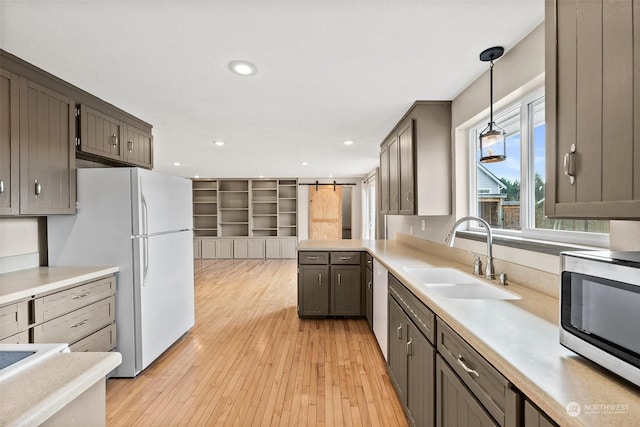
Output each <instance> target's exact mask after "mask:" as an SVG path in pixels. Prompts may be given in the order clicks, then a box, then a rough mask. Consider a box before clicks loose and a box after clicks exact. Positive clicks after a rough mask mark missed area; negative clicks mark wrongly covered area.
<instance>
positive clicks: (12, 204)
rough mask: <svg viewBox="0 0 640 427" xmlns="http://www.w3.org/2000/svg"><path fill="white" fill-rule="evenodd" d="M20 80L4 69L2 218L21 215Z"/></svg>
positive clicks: (0, 100) (0, 102)
mask: <svg viewBox="0 0 640 427" xmlns="http://www.w3.org/2000/svg"><path fill="white" fill-rule="evenodd" d="M19 114H20V92H19V78H18V76H16V75H15V74H13V73H10V72H8V71H5V70H2V69H0V215H17V214H18V213H19V212H20V181H19V177H20V175H19V173H20V165H19V164H20V151H19V144H20V140H19V139H18V137H19V135H20V134H19V127H20V122H19V117H20V116H19Z"/></svg>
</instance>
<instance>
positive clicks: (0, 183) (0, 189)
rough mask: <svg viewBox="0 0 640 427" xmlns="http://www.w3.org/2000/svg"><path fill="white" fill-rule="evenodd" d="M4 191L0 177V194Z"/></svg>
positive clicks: (2, 180)
mask: <svg viewBox="0 0 640 427" xmlns="http://www.w3.org/2000/svg"><path fill="white" fill-rule="evenodd" d="M2 193H4V179H0V194H2Z"/></svg>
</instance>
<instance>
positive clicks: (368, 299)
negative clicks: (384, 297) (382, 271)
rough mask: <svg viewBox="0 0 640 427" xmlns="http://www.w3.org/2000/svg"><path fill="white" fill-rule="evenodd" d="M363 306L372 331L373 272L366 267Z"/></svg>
mask: <svg viewBox="0 0 640 427" xmlns="http://www.w3.org/2000/svg"><path fill="white" fill-rule="evenodd" d="M364 272H365V279H364V292H365V296H364V306H365V315H366V317H367V322H368V323H369V327H370V328H371V330H373V270H372V269H371V268H370V267H369V266H367V267H366V268H365V270H364Z"/></svg>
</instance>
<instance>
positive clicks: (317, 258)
mask: <svg viewBox="0 0 640 427" xmlns="http://www.w3.org/2000/svg"><path fill="white" fill-rule="evenodd" d="M307 259H308V260H309V261H317V260H319V259H320V257H319V256H308V257H307Z"/></svg>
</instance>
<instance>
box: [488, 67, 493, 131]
mask: <svg viewBox="0 0 640 427" xmlns="http://www.w3.org/2000/svg"><path fill="white" fill-rule="evenodd" d="M489 112H490V116H491V118H490V120H489V130H492V129H493V59H492V60H491V63H490V65H489Z"/></svg>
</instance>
